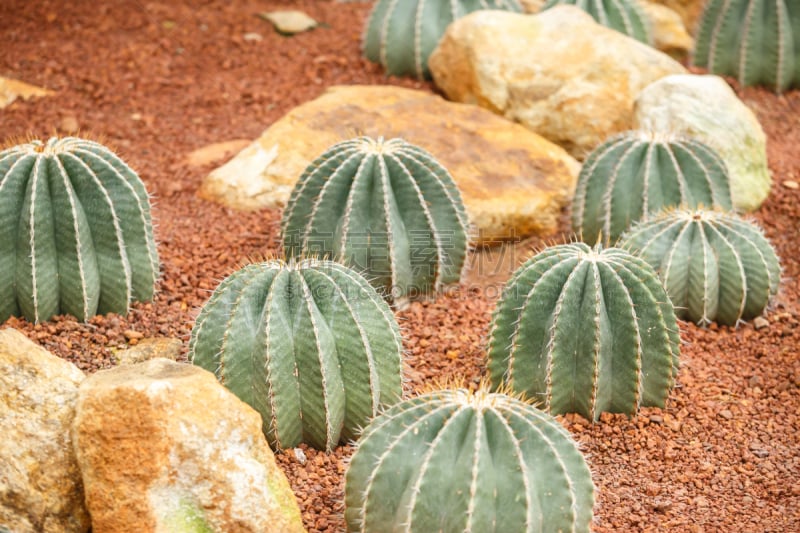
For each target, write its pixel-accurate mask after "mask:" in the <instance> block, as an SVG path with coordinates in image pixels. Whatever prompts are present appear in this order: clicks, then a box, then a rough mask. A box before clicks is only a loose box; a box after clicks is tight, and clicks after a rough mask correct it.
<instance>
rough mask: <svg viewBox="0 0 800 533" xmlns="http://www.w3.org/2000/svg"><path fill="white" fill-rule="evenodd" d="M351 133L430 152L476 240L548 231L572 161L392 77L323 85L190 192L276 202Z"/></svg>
mask: <svg viewBox="0 0 800 533" xmlns="http://www.w3.org/2000/svg"><path fill="white" fill-rule="evenodd" d="M356 135H368V136H372V137H381V136H383V137H385V138H391V137H403V138H404V139H406V140H407V141H409V142H411V143H413V144H416V145H418V146H420V147H422V148H424V149H426V150H428V151H429V152H430V153H431V154H433V156H434V157H435V158H436V159H437V160H438V161H439V162H440V163H441V164H442V165H444V166H445V167H446V168H447V169H448V170H449V171H450V173H451V174H452V175H453V179H454V180H455V181H456V183H457V184H458V187H459V189H460V190H461V194H462V196H463V198H464V204H465V205H466V208H467V211H468V212H469V215H470V218H471V222H472V224H473V225H474V226H475V227H476V230H477V233H476V235H475V236H474V240H475V241H476V242H479V243H482V244H491V243H496V242H497V241H499V240H501V239H507V238H510V237H513V236H515V235H516V236H520V235H531V234H535V233H539V234H549V233H552V232H553V231H555V230H556V228H557V220H558V216H559V213H560V211H561V208H562V207H563V206H564V205H565V204H567V203H568V202H570V201H571V199H572V194H573V192H574V189H575V180H576V177H577V173H578V171H579V166H578V163H577V162H576V161H575V160H574V159H572V158H571V157H570V156H569V155H568V154H567V153H566V152H565V151H564V150H563V149H561V148H559V147H558V146H556V145H554V144H552V143H550V142H548V141H546V140H545V139H543V138H541V137H540V136H538V135H536V134H534V133H532V132H530V131H529V130H527V129H525V128H524V127H522V126H520V125H518V124H514V123H512V122H509V121H508V120H505V119H503V118H502V117H498V116H496V115H494V114H493V113H491V112H489V111H486V110H484V109H480V108H478V107H475V106H467V105H461V104H456V103H452V102H447V101H445V100H443V99H442V98H440V97H438V96H435V95H433V94H430V93H427V92H423V91H414V90H410V89H402V88H399V87H388V86H351V87H333V88H331V89H329V90H328V91H327V92H325V93H324V94H323V95H322V96H321V97H319V98H317V99H316V100H313V101H311V102H307V103H305V104H303V105H301V106H299V107H297V108H295V109H293V110H292V111H291V112H289V113H288V114H287V115H286V116H284V117H283V118H282V119H280V120H279V121H277V122H275V123H274V124H273V125H272V126H271V127H270V128H269V129H268V130H266V131H265V132H264V133H263V134H262V135H261V137H260V138H259V139H258V140H257V141H255V142H254V143H253V144H251V145H250V146H248V147H247V148H245V149H244V150H243V151H242V152H240V153H239V154H238V155H237V156H236V157H235V158H234V159H232V160H231V161H229V162H228V163H226V164H225V165H223V166H222V167H219V168H217V169H216V170H214V171H212V172H211V174H210V175H209V176H208V177H207V178H206V179H205V180H204V181H203V184H202V186H201V188H200V195H201V196H202V197H203V198H206V199H209V200H215V201H220V202H222V203H224V204H225V205H228V206H230V207H234V208H238V209H255V208H261V207H276V206H282V205H284V204H285V202H286V200H287V199H288V197H289V194H290V193H291V191H292V189H293V188H294V184H295V182H296V181H297V178H298V177H299V176H300V174H301V173H302V172H303V170H304V169H305V168H306V167H307V166H308V164H309V163H310V162H311V161H312V160H313V159H314V158H316V157H317V156H319V155H320V154H322V153H323V152H324V151H325V150H326V149H327V148H328V147H329V146H331V145H332V144H334V143H336V142H339V141H342V140H346V139H348V138H351V137H354V136H356Z"/></svg>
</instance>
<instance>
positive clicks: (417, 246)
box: [281, 137, 469, 304]
mask: <svg viewBox="0 0 800 533" xmlns="http://www.w3.org/2000/svg"><path fill="white" fill-rule="evenodd" d="M281 226H282V232H283V245H284V250H285V252H286V255H287V256H289V257H298V256H300V255H303V254H314V255H319V256H325V257H332V258H337V259H340V260H342V261H344V262H345V263H347V264H349V265H350V266H352V267H354V268H356V269H357V270H359V271H361V272H364V273H365V274H366V275H367V276H368V278H369V279H370V282H371V283H373V285H374V286H375V287H376V288H379V289H382V290H384V291H385V292H387V293H389V292H391V296H392V297H394V299H395V302H396V303H399V304H402V302H403V301H405V300H406V299H408V298H409V297H414V296H418V295H423V294H427V293H431V292H435V291H437V290H439V289H440V288H441V287H443V286H444V285H446V284H450V283H455V282H458V280H459V278H460V276H461V270H462V268H463V266H464V263H465V258H466V254H467V247H468V245H469V240H468V237H467V231H468V222H467V215H466V211H465V209H464V205H463V203H462V201H461V194H460V193H459V191H458V189H457V188H456V185H455V183H454V182H453V179H452V178H451V177H450V174H449V173H448V172H447V170H445V169H444V167H442V166H441V165H440V164H439V163H437V162H436V160H435V159H434V158H433V156H431V154H429V153H428V152H426V151H425V150H423V149H421V148H418V147H416V146H414V145H412V144H409V143H407V142H405V141H403V140H402V139H392V140H389V141H384V140H383V139H378V140H374V139H370V138H368V137H360V138H357V139H353V140H350V141H345V142H341V143H338V144H335V145H334V146H332V147H331V148H329V149H328V150H327V151H326V152H325V153H324V154H322V155H321V156H320V157H319V158H317V159H316V160H315V161H314V162H312V163H311V165H310V166H309V167H308V168H307V169H306V170H305V172H303V174H302V176H300V179H299V181H298V182H297V185H296V186H295V188H294V190H293V191H292V194H291V196H290V198H289V202H288V204H287V206H286V210H285V211H284V213H283V220H282V223H281Z"/></svg>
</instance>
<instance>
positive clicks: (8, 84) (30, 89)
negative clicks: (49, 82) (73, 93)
mask: <svg viewBox="0 0 800 533" xmlns="http://www.w3.org/2000/svg"><path fill="white" fill-rule="evenodd" d="M51 94H53V91H48V90H47V89H42V88H41V87H36V86H35V85H30V84H27V83H25V82H23V81H19V80H14V79H11V78H4V77H2V76H0V109H3V108H4V107H6V106H9V105H11V103H12V102H13V101H14V100H16V99H17V98H22V99H23V100H28V99H29V98H37V97H40V96H49V95H51Z"/></svg>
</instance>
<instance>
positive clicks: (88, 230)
mask: <svg viewBox="0 0 800 533" xmlns="http://www.w3.org/2000/svg"><path fill="white" fill-rule="evenodd" d="M157 277H158V253H157V251H156V245H155V241H154V239H153V225H152V220H151V216H150V200H149V198H148V196H147V192H146V191H145V187H144V184H143V183H142V181H141V180H140V179H139V177H138V176H137V175H136V173H135V172H134V171H133V170H131V169H130V167H128V166H127V165H126V164H125V163H124V162H123V161H122V160H121V159H119V157H117V156H116V155H115V154H114V153H112V152H111V151H110V150H109V149H108V148H106V147H104V146H102V145H100V144H98V143H96V142H92V141H87V140H84V139H78V138H74V137H66V138H62V139H58V138H51V139H49V140H48V141H47V142H42V141H39V140H33V141H30V142H28V143H24V144H20V145H17V146H14V147H11V148H8V149H6V150H3V151H0V322H3V321H5V320H6V319H7V318H8V317H10V316H20V315H21V316H24V317H25V318H26V319H27V320H29V321H32V322H39V321H42V320H48V319H50V318H51V317H52V316H54V315H57V314H63V313H68V314H70V315H73V316H75V317H77V318H78V319H79V320H88V319H89V318H90V317H92V316H93V315H95V314H97V313H109V312H113V313H120V314H125V313H127V312H128V309H129V305H130V302H131V301H133V300H139V301H146V300H150V299H152V297H153V293H154V291H155V282H156V279H157Z"/></svg>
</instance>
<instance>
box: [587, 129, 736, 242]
mask: <svg viewBox="0 0 800 533" xmlns="http://www.w3.org/2000/svg"><path fill="white" fill-rule="evenodd" d="M678 205H687V206H690V207H697V206H702V205H704V206H707V207H709V206H719V207H721V208H722V209H726V210H730V209H732V208H733V204H732V201H731V190H730V178H729V176H728V171H727V169H726V167H725V162H724V161H723V160H722V159H721V158H720V156H719V155H717V153H716V152H714V150H712V149H711V148H710V147H708V146H707V145H706V144H704V143H702V142H700V141H697V140H693V139H689V138H685V137H676V136H672V135H660V134H655V133H649V132H644V131H631V132H626V133H622V134H620V135H617V136H615V137H612V138H611V139H609V140H608V141H606V142H605V143H603V144H602V145H600V146H599V147H598V148H596V149H595V150H594V151H593V152H592V153H591V154H589V157H588V158H587V159H586V162H585V163H584V165H583V167H582V168H581V173H580V175H579V176H578V185H577V187H576V189H575V197H574V199H573V201H572V229H573V231H575V232H577V233H579V234H580V235H581V239H582V240H583V241H584V242H586V243H588V244H594V243H596V242H598V241H600V240H603V241H604V242H605V243H606V244H608V243H609V242H611V243H613V242H615V241H616V239H617V238H618V237H619V236H620V235H621V234H622V232H623V231H625V230H626V229H628V227H629V226H630V225H631V224H632V223H633V222H635V221H637V220H640V219H642V218H646V216H647V215H649V214H650V213H656V212H658V211H661V210H662V209H663V208H665V207H674V206H678ZM601 236H602V239H601Z"/></svg>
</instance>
